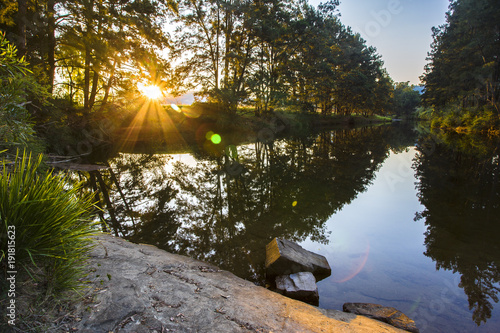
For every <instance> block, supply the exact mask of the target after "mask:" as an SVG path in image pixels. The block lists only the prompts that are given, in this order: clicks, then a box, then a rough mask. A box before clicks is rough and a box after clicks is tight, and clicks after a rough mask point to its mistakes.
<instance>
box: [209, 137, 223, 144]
mask: <svg viewBox="0 0 500 333" xmlns="http://www.w3.org/2000/svg"><path fill="white" fill-rule="evenodd" d="M210 141H212V142H213V143H214V144H216V145H218V144H219V143H221V141H222V138H221V137H220V135H219V134H213V135H212V136H211V137H210Z"/></svg>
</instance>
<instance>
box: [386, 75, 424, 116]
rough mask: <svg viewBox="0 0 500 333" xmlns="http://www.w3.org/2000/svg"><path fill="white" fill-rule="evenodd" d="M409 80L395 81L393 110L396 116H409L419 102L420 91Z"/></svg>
mask: <svg viewBox="0 0 500 333" xmlns="http://www.w3.org/2000/svg"><path fill="white" fill-rule="evenodd" d="M413 88H414V87H413V85H410V83H409V82H399V83H396V85H395V87H394V99H393V112H394V113H395V114H396V116H398V117H410V116H412V115H413V114H414V112H415V110H416V108H417V107H418V106H419V104H420V93H419V92H418V91H415V90H414V89H413Z"/></svg>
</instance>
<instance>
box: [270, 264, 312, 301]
mask: <svg viewBox="0 0 500 333" xmlns="http://www.w3.org/2000/svg"><path fill="white" fill-rule="evenodd" d="M276 291H277V292H279V293H280V294H282V295H285V296H287V297H290V298H293V299H297V300H299V301H304V302H306V303H309V304H312V305H318V303H319V295H318V286H317V285H316V279H315V278H314V275H313V274H312V273H311V272H300V273H294V274H289V275H280V276H277V277H276Z"/></svg>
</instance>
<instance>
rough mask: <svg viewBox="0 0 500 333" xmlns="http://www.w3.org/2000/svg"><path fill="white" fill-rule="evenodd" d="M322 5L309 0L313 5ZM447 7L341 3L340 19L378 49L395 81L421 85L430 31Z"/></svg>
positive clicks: (411, 2)
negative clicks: (420, 77)
mask: <svg viewBox="0 0 500 333" xmlns="http://www.w3.org/2000/svg"><path fill="white" fill-rule="evenodd" d="M323 1H324V0H323ZM320 2H322V1H321V0H309V3H310V4H312V5H318V4H319V3H320ZM448 4H449V1H448V0H341V4H340V7H339V9H340V14H341V17H340V20H341V21H342V23H343V24H345V25H347V26H350V27H352V29H353V30H354V31H355V32H359V33H360V34H361V36H362V37H363V38H364V39H365V40H366V41H367V44H368V45H371V46H374V47H376V48H377V51H378V53H379V54H380V55H382V59H383V61H384V63H385V68H386V69H387V71H388V72H389V75H390V76H391V77H392V79H393V80H394V81H396V82H403V81H410V83H413V84H419V83H420V80H419V76H420V75H422V73H423V71H424V66H425V64H426V60H425V58H426V57H427V52H429V51H430V44H431V43H432V32H431V28H432V27H433V26H437V25H440V24H443V23H444V22H445V13H446V11H447V10H448Z"/></svg>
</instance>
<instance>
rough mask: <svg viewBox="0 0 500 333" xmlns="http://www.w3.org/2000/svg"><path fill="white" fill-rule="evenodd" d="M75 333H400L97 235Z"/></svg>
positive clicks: (195, 263)
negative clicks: (86, 287) (87, 291)
mask: <svg viewBox="0 0 500 333" xmlns="http://www.w3.org/2000/svg"><path fill="white" fill-rule="evenodd" d="M96 242H97V246H96V247H95V249H94V250H93V252H92V257H91V259H90V261H89V269H90V274H89V279H90V280H91V283H90V291H89V294H88V295H87V297H86V301H85V302H82V303H81V304H77V309H76V311H75V312H74V314H75V316H74V317H75V321H74V322H73V323H72V329H73V330H75V331H78V332H115V333H116V332H403V331H401V330H398V329H396V328H394V327H392V326H389V325H387V324H385V323H382V322H378V321H375V320H372V319H368V318H365V317H363V316H357V315H354V314H349V313H343V312H341V311H337V310H324V309H319V308H316V307H314V306H311V305H308V304H305V303H302V302H299V301H295V300H292V299H289V298H287V297H284V296H282V295H279V294H277V293H274V292H272V291H269V290H267V289H265V288H263V287H259V286H256V285H254V284H253V283H251V282H249V281H246V280H243V279H241V278H238V277H236V276H235V275H233V274H232V273H229V272H226V271H222V270H220V269H218V268H217V267H215V266H212V265H210V264H207V263H204V262H200V261H197V260H193V259H190V258H187V257H184V256H179V255H175V254H171V253H168V252H166V251H163V250H160V249H158V248H156V247H153V246H149V245H142V244H141V245H136V244H133V243H130V242H127V241H125V240H123V239H120V238H116V237H113V236H110V235H105V234H102V235H99V236H97V237H96Z"/></svg>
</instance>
